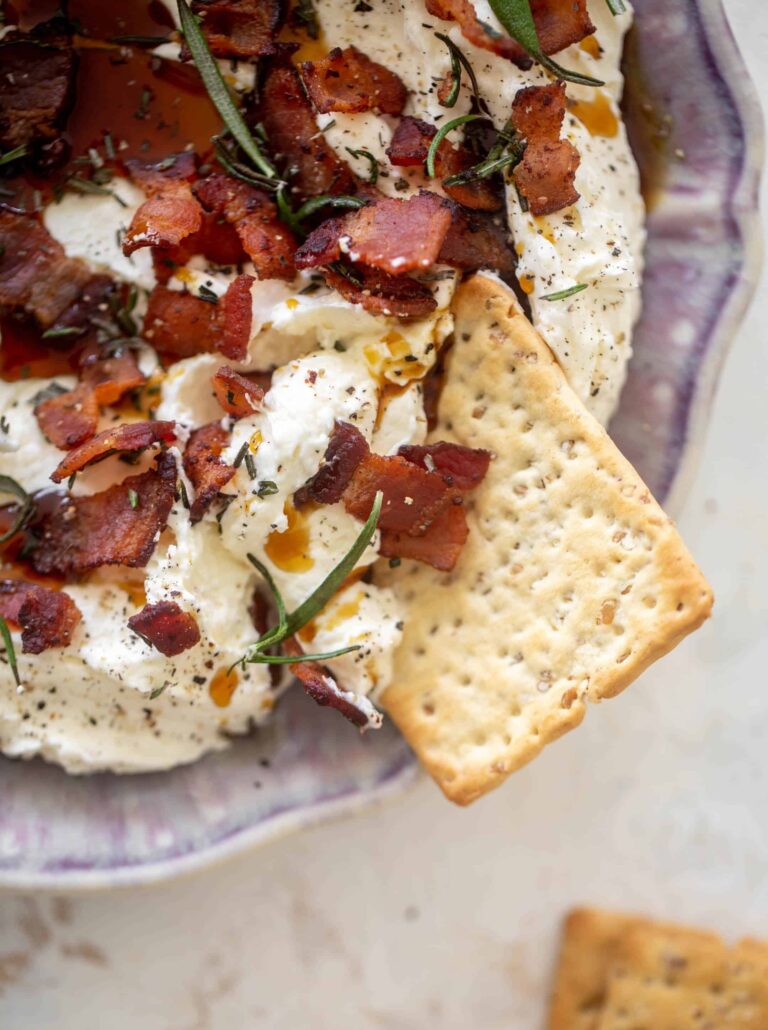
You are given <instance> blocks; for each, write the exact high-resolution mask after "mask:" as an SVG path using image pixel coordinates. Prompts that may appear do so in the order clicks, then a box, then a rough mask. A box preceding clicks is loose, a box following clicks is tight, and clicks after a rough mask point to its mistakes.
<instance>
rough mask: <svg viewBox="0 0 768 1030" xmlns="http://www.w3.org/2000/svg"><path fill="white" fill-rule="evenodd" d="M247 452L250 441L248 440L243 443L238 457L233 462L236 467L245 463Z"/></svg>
mask: <svg viewBox="0 0 768 1030" xmlns="http://www.w3.org/2000/svg"><path fill="white" fill-rule="evenodd" d="M247 453H248V441H247V440H246V441H245V443H244V444H243V446H242V447H241V448H240V450H239V451H238V452H237V457H236V458H235V460H234V461H233V462H232V466H233V468H236V469H239V468H240V466H241V465H242V464H243V458H244V457H245V456H246V454H247Z"/></svg>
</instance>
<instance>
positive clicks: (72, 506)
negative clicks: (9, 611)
mask: <svg viewBox="0 0 768 1030" xmlns="http://www.w3.org/2000/svg"><path fill="white" fill-rule="evenodd" d="M175 492H176V461H175V460H174V457H173V455H172V454H171V453H170V452H169V451H163V452H161V453H160V454H159V455H158V457H157V461H156V468H155V469H150V470H149V471H148V472H144V473H142V474H141V475H138V476H129V477H128V479H125V480H123V482H122V483H116V484H115V485H114V486H111V487H109V489H107V490H103V491H102V492H101V493H98V494H92V495H91V496H89V497H71V496H69V495H68V494H62V496H61V500H60V502H59V504H58V505H57V506H56V507H55V508H53V509H52V510H51V511H50V512H48V513H46V514H45V515H44V516H43V517H42V518H41V519H39V520H38V521H37V522H35V523H33V524H32V526H31V533H32V535H33V537H34V538H36V540H37V546H36V547H35V548H34V550H33V551H32V553H31V555H30V557H29V561H30V564H31V565H32V568H33V569H34V570H35V572H39V573H40V574H41V575H44V576H51V575H56V576H72V575H77V574H79V573H81V572H86V571H87V570H88V569H95V568H98V567H99V566H100V565H128V566H130V567H131V568H143V567H144V566H145V565H146V564H147V562H148V561H149V559H150V557H151V555H152V552H153V551H154V549H155V542H156V540H157V538H158V536H159V534H160V532H161V531H162V530H163V529H165V526H166V523H167V522H168V515H169V514H170V511H171V508H172V507H173V501H174V496H175ZM134 495H135V496H134Z"/></svg>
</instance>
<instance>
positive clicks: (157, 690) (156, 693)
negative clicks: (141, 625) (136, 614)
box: [134, 630, 170, 701]
mask: <svg viewBox="0 0 768 1030" xmlns="http://www.w3.org/2000/svg"><path fill="white" fill-rule="evenodd" d="M134 632H135V630H134ZM139 636H141V634H139ZM142 639H143V638H142ZM169 686H170V683H169V681H168V680H166V681H165V683H163V685H162V686H161V687H155V689H154V690H153V691H152V693H151V694H150V695H149V700H150V701H154V700H156V699H157V698H158V697H160V695H161V694H162V693H163V692H164V691H165V690H167V688H168V687H169Z"/></svg>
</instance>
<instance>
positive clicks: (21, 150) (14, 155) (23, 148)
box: [0, 143, 29, 168]
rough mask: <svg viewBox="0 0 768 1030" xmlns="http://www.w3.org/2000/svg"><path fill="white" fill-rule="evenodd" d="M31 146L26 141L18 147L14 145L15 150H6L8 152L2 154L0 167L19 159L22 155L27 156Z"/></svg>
mask: <svg viewBox="0 0 768 1030" xmlns="http://www.w3.org/2000/svg"><path fill="white" fill-rule="evenodd" d="M28 150H29V148H28V147H27V144H26V143H22V144H21V145H20V146H18V147H14V148H13V150H6V152H5V153H4V154H3V155H2V156H0V168H1V167H2V166H3V165H9V164H10V163H11V161H18V159H19V158H20V157H26V155H27V152H28Z"/></svg>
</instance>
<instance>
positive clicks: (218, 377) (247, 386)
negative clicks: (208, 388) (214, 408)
mask: <svg viewBox="0 0 768 1030" xmlns="http://www.w3.org/2000/svg"><path fill="white" fill-rule="evenodd" d="M211 382H212V383H213V392H214V393H215V394H216V400H217V401H218V402H219V404H220V405H221V406H222V408H223V409H224V411H226V413H227V414H228V415H232V416H233V417H234V418H246V417H247V416H248V415H252V414H253V413H254V411H260V410H261V401H262V399H263V397H264V390H263V389H262V388H261V386H259V384H258V383H254V382H253V381H252V380H251V379H248V378H247V377H246V376H244V375H241V374H240V373H239V372H235V370H234V369H233V368H230V367H229V366H228V365H222V366H221V368H220V369H218V371H217V372H216V373H215V375H214V376H213V378H212V380H211Z"/></svg>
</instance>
